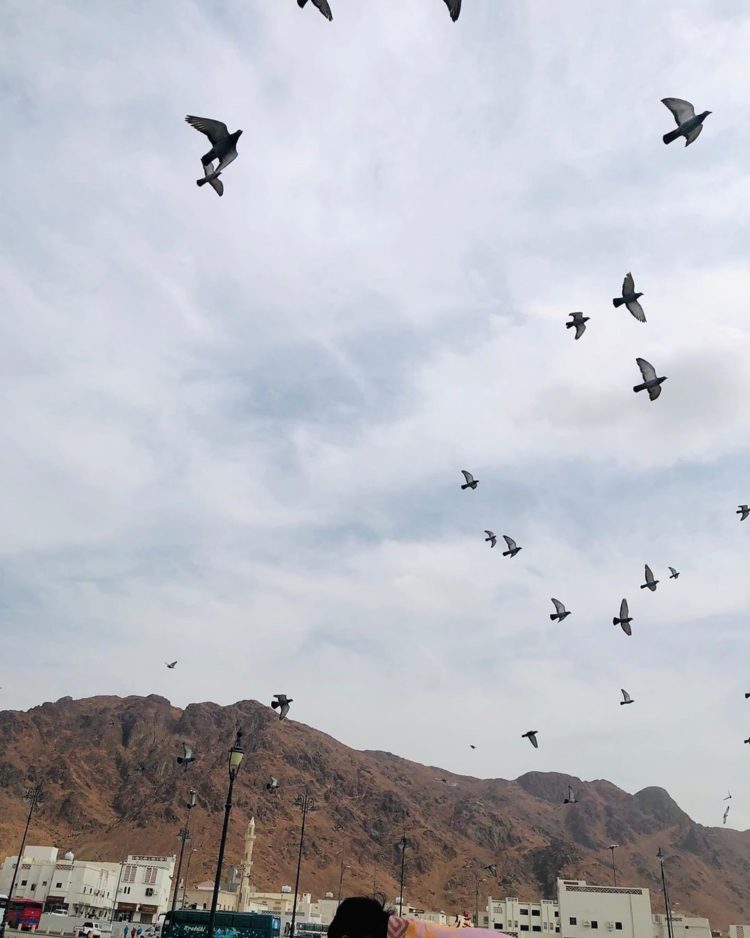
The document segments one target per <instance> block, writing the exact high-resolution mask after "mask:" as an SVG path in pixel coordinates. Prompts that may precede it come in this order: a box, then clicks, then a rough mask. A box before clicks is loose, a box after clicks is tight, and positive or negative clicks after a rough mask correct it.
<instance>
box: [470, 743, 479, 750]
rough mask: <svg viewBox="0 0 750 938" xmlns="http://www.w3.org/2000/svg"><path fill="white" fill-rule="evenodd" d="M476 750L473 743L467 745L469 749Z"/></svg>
mask: <svg viewBox="0 0 750 938" xmlns="http://www.w3.org/2000/svg"><path fill="white" fill-rule="evenodd" d="M476 748H477V747H476V746H475V745H474V743H469V749H476Z"/></svg>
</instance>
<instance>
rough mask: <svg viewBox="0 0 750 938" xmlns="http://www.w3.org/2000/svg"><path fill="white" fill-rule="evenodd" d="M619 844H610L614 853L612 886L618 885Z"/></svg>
mask: <svg viewBox="0 0 750 938" xmlns="http://www.w3.org/2000/svg"><path fill="white" fill-rule="evenodd" d="M619 846H620V845H619V844H610V845H609V849H610V850H611V851H612V884H613V885H614V886H616V885H617V866H616V865H615V850H617V848H618V847H619Z"/></svg>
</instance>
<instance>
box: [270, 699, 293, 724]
mask: <svg viewBox="0 0 750 938" xmlns="http://www.w3.org/2000/svg"><path fill="white" fill-rule="evenodd" d="M273 696H274V699H273V700H272V701H271V706H272V707H273V709H274V710H278V711H279V719H280V720H283V719H284V717H285V716H286V715H287V713H289V704H292V703H294V701H293V700H292V699H291V698H290V697H287V695H286V694H274V695H273Z"/></svg>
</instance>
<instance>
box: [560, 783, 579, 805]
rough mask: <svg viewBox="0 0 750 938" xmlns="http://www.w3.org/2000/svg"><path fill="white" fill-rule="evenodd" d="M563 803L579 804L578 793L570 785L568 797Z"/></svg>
mask: <svg viewBox="0 0 750 938" xmlns="http://www.w3.org/2000/svg"><path fill="white" fill-rule="evenodd" d="M563 804H578V799H577V798H576V793H575V792H574V791H573V788H572V786H570V785H568V797H567V798H566V799H565V800H564V801H563Z"/></svg>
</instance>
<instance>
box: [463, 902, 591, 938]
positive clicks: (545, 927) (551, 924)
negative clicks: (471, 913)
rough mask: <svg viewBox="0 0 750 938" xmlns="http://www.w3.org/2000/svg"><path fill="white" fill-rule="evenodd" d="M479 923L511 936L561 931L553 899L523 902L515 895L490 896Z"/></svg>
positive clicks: (547, 933) (548, 933)
mask: <svg viewBox="0 0 750 938" xmlns="http://www.w3.org/2000/svg"><path fill="white" fill-rule="evenodd" d="M485 919H486V923H485ZM479 924H480V926H482V927H486V928H492V929H494V930H495V931H503V932H506V933H507V934H510V935H520V934H522V933H524V934H525V933H526V932H528V933H529V934H530V935H531V934H541V935H550V934H553V935H554V934H555V933H556V932H559V931H560V919H559V912H558V907H557V903H556V902H555V901H553V900H552V899H542V901H541V902H522V901H521V900H520V899H518V898H516V897H515V896H508V897H507V898H506V899H493V898H492V897H491V896H490V897H489V898H488V899H487V908H486V912H485V914H484V915H482V912H481V911H480V913H479ZM594 938H596V936H594Z"/></svg>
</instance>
